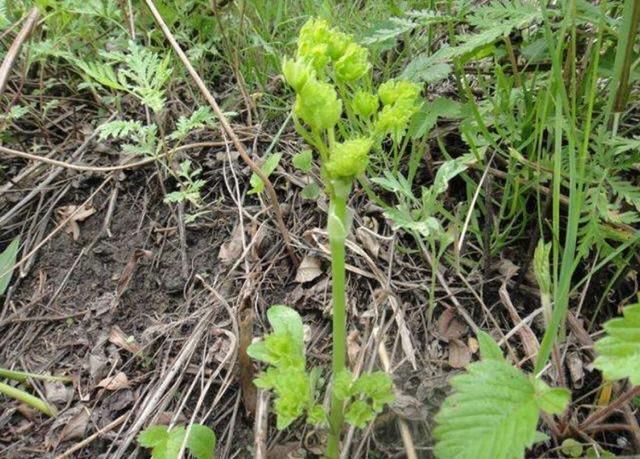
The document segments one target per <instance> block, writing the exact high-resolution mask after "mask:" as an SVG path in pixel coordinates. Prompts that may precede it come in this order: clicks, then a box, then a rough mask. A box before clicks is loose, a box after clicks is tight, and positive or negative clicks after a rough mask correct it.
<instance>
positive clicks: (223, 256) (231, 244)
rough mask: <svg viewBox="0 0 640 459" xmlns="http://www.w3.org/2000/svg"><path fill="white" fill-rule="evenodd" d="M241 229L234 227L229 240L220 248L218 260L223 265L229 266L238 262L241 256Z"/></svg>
mask: <svg viewBox="0 0 640 459" xmlns="http://www.w3.org/2000/svg"><path fill="white" fill-rule="evenodd" d="M242 236H243V234H242V227H241V226H240V225H238V226H236V227H235V228H234V229H233V232H232V233H231V239H229V240H228V241H227V242H225V243H224V244H222V245H221V246H220V252H218V260H220V261H221V262H222V264H224V265H231V264H233V263H235V262H236V261H238V258H240V255H242V250H243V245H242Z"/></svg>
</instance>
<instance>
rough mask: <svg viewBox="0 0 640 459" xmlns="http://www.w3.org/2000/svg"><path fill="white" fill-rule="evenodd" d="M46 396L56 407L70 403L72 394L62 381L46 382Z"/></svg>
mask: <svg viewBox="0 0 640 459" xmlns="http://www.w3.org/2000/svg"><path fill="white" fill-rule="evenodd" d="M44 395H45V397H46V399H47V400H48V401H49V402H51V403H53V404H55V405H64V404H65V403H67V401H69V399H70V398H71V396H72V393H70V391H68V390H67V386H65V385H64V383H63V382H61V381H46V382H45V383H44Z"/></svg>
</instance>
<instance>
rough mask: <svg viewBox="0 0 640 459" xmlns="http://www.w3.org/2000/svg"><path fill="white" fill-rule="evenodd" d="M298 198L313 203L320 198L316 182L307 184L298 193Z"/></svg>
mask: <svg viewBox="0 0 640 459" xmlns="http://www.w3.org/2000/svg"><path fill="white" fill-rule="evenodd" d="M300 196H302V198H304V199H309V200H310V201H315V200H316V199H318V196H320V187H319V186H318V184H317V183H316V182H310V183H307V184H306V185H305V186H304V188H303V189H302V191H301V192H300Z"/></svg>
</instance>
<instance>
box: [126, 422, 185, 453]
mask: <svg viewBox="0 0 640 459" xmlns="http://www.w3.org/2000/svg"><path fill="white" fill-rule="evenodd" d="M185 434H186V430H185V428H184V426H176V427H174V428H173V429H171V430H167V427H166V426H150V427H149V428H147V429H146V430H144V431H143V432H141V433H140V435H138V443H140V445H141V446H144V447H146V448H151V457H152V458H153V459H177V458H178V453H180V447H181V446H182V442H183V441H184V436H185Z"/></svg>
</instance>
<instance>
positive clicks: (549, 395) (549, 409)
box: [534, 378, 571, 414]
mask: <svg viewBox="0 0 640 459" xmlns="http://www.w3.org/2000/svg"><path fill="white" fill-rule="evenodd" d="M534 385H535V388H536V403H537V405H538V408H540V409H541V410H542V411H544V412H545V413H549V414H560V413H562V412H563V411H564V410H565V409H566V408H567V405H568V404H569V402H570V401H571V392H569V391H568V390H567V389H564V388H562V387H554V388H551V387H549V386H547V385H546V384H545V383H544V381H542V380H540V379H537V378H536V379H535V382H534Z"/></svg>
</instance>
